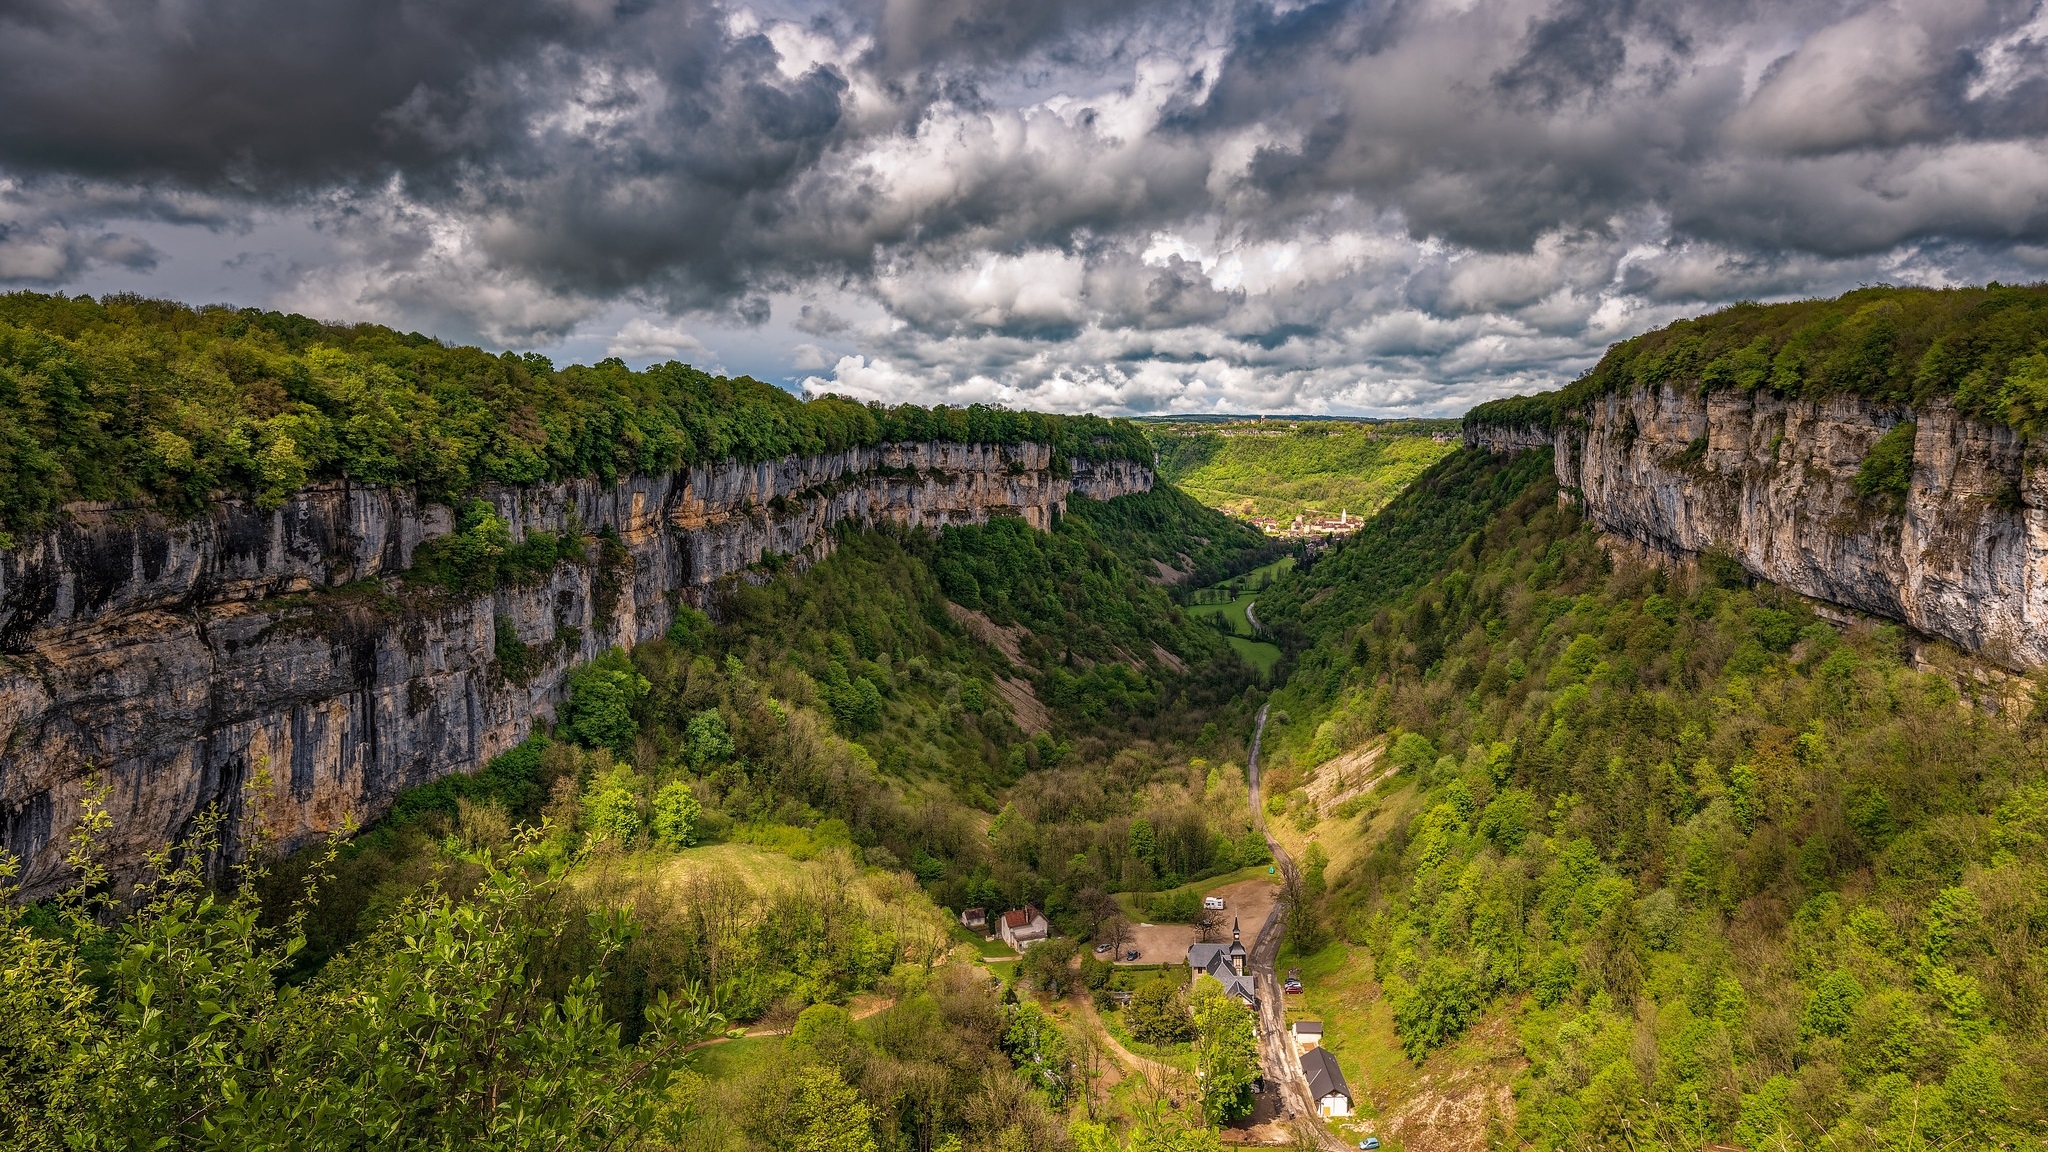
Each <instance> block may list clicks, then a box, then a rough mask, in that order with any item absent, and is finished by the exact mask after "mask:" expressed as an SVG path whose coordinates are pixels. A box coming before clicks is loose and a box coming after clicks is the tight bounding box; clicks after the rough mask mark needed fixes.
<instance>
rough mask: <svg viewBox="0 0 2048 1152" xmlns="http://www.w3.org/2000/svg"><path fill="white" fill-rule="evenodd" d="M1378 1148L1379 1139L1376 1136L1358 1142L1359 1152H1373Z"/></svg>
mask: <svg viewBox="0 0 2048 1152" xmlns="http://www.w3.org/2000/svg"><path fill="white" fill-rule="evenodd" d="M1379 1146H1380V1138H1379V1137H1377V1136H1367V1137H1366V1138H1365V1139H1363V1140H1360V1141H1359V1142H1358V1147H1359V1148H1360V1150H1361V1152H1374V1150H1375V1149H1377V1148H1378V1147H1379Z"/></svg>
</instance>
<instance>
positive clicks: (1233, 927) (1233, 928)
mask: <svg viewBox="0 0 2048 1152" xmlns="http://www.w3.org/2000/svg"><path fill="white" fill-rule="evenodd" d="M1230 942H1231V943H1232V944H1235V943H1237V942H1238V932H1237V917H1235V916H1232V917H1231V918H1230Z"/></svg>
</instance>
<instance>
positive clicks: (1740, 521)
mask: <svg viewBox="0 0 2048 1152" xmlns="http://www.w3.org/2000/svg"><path fill="white" fill-rule="evenodd" d="M1904 421H1911V422H1913V424H1914V426H1915V427H1914V433H1913V462H1912V484H1911V487H1910V488H1909V489H1908V491H1907V492H1906V493H1905V497H1904V500H1903V501H1901V502H1894V501H1891V500H1889V499H1883V498H1879V499H1872V498H1868V497H1865V496H1862V495H1860V494H1858V492H1857V491H1856V489H1855V487H1854V483H1853V482H1854V480H1855V477H1856V476H1857V473H1858V471H1859V470H1860V469H1861V468H1862V465H1863V461H1864V459H1865V457H1866V456H1867V455H1868V454H1869V452H1870V449H1871V446H1872V445H1873V444H1875V443H1876V441H1877V439H1878V438H1879V437H1880V436H1881V435H1883V434H1884V433H1885V432H1886V431H1887V430H1888V429H1890V428H1891V427H1893V426H1894V425H1896V424H1899V423H1901V422H1904ZM1465 436H1466V442H1467V443H1468V445H1472V446H1478V447H1486V448H1491V449H1494V450H1497V451H1514V450H1518V449H1522V448H1528V447H1535V446H1550V447H1552V448H1553V449H1554V450H1555V452H1556V467H1557V478H1558V483H1559V485H1560V487H1561V488H1562V489H1563V494H1564V496H1565V498H1567V499H1575V500H1577V501H1579V502H1580V504H1581V506H1582V507H1583V508H1584V510H1585V513H1586V515H1587V517H1588V518H1589V519H1591V520H1592V521H1593V523H1594V524H1595V525H1596V526H1597V527H1599V528H1600V529H1602V530H1603V531H1607V532H1611V533H1616V534H1619V535H1621V536H1625V537H1627V538H1629V539H1632V540H1635V541H1637V542H1639V543H1641V544H1643V545H1646V546H1648V547H1649V548H1652V549H1655V550H1657V551H1660V552H1663V553H1667V554H1671V555H1681V556H1683V555H1698V554H1702V553H1719V554H1724V555H1727V556H1730V557H1732V558H1733V559H1735V560H1736V561H1738V562H1740V563H1741V564H1742V566H1743V567H1744V568H1746V569H1748V570H1749V571H1750V572H1751V573H1753V574H1754V575H1756V576H1758V577H1761V578H1762V579H1765V580H1769V581H1772V582H1774V583H1777V584H1780V585H1783V586H1785V587H1787V588H1791V589H1793V590H1794V591H1797V592H1799V593H1801V594H1803V595H1806V596H1811V597H1814V598H1816V599H1819V600H1825V601H1830V602H1832V603H1835V604H1840V605H1843V606H1845V607H1849V608H1854V609H1857V610H1859V611H1862V612H1867V613H1871V614H1873V615H1877V616H1883V617H1887V618H1890V619H1893V620H1898V621H1902V622H1904V623H1906V624H1908V625H1910V626H1911V627H1913V628H1915V629H1917V630H1919V631H1920V632H1923V633H1925V634H1927V635H1930V636H1938V637H1941V638H1944V639H1947V640H1949V641H1951V642H1953V643H1955V644H1956V645H1958V646H1960V647H1961V648H1963V649H1965V650H1967V651H1970V652H1974V653H1977V654H1979V655H1981V656H1983V657H1985V658H1987V659H1989V660H1991V661H1994V662H1996V663H1998V664H2001V665H2004V666H2005V667H2008V668H2014V669H2032V668H2039V667H2042V666H2043V665H2048V468H2044V467H2043V464H2044V460H2043V457H2044V455H2048V452H2044V447H2043V446H2042V445H2041V444H2039V443H2034V444H2029V443H2028V442H2027V441H2026V440H2025V439H2024V438H2023V437H2021V436H2020V435H2019V434H2018V433H2017V432H2014V431H2013V430H2012V429H2009V428H2004V427H1997V426H1993V425H1989V424H1984V423H1980V422H1978V421H1975V420H1971V419H1967V418H1965V417H1962V416H1960V415H1958V414H1957V413H1956V411H1955V410H1954V408H1952V407H1949V406H1948V405H1946V404H1934V405H1930V406H1927V407H1924V408H1921V409H1919V410H1917V411H1916V410H1913V409H1910V408H1906V407H1903V406H1899V405H1887V404H1882V403H1877V402H1874V401H1871V400H1867V399H1864V398H1862V397H1858V396H1854V395H1834V396H1828V397H1824V398H1819V399H1788V398H1785V397H1783V396H1779V395H1776V394H1774V393H1770V392H1767V391H1755V392H1746V391H1739V390H1732V389H1731V390H1726V391H1714V392H1708V393H1704V394H1702V393H1701V392H1700V391H1698V390H1696V389H1694V390H1679V389H1675V388H1671V387H1668V386H1667V387H1659V388H1639V389H1637V390H1635V391H1632V392H1626V393H1609V394H1607V395H1605V396H1601V397H1598V398H1597V399H1595V400H1593V401H1592V402H1591V403H1590V404H1589V405H1588V406H1587V407H1585V408H1583V409H1581V410H1579V411H1577V412H1576V413H1573V414H1571V415H1570V416H1569V417H1568V418H1567V419H1564V420H1561V421H1559V422H1558V427H1557V430H1556V431H1555V432H1554V433H1551V432H1537V431H1535V430H1531V429H1514V428H1501V427H1493V426H1490V425H1484V424H1481V425H1475V426H1472V427H1468V428H1467V429H1466V433H1465Z"/></svg>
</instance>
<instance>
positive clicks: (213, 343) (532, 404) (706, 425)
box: [0, 292, 1152, 531]
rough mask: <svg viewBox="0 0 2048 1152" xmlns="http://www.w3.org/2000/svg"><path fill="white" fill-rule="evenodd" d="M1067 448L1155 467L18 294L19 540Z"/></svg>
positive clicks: (983, 419)
mask: <svg viewBox="0 0 2048 1152" xmlns="http://www.w3.org/2000/svg"><path fill="white" fill-rule="evenodd" d="M906 440H909V441H922V440H953V441H963V442H968V443H988V444H1016V443H1022V442H1027V441H1029V442H1037V443H1047V444H1051V445H1053V446H1054V448H1055V449H1056V453H1057V455H1058V457H1059V458H1060V459H1062V460H1064V459H1068V458H1079V459H1085V460H1101V459H1111V458H1121V459H1130V460H1137V461H1142V462H1148V463H1149V462H1150V460H1151V458H1152V454H1151V448H1150V446H1149V445H1148V444H1147V442H1146V440H1145V436H1144V433H1143V432H1142V431H1140V430H1139V429H1138V428H1137V427H1136V426H1135V425H1133V424H1130V423H1128V422H1124V421H1113V420H1104V419H1101V418H1099V417H1094V416H1049V415H1045V414H1042V413H1036V412H1013V411H1008V410H1006V409H1000V408H991V407H987V406H985V405H974V406H972V407H968V408H944V407H940V408H931V409H926V408H919V407H916V406H913V405H903V406H899V407H895V408H885V407H883V406H881V405H862V404H859V403H856V402H854V401H851V400H847V399H844V398H841V397H836V396H826V397H820V398H818V399H815V400H810V401H801V400H798V399H797V398H796V397H794V396H791V395H790V394H789V393H787V392H784V391H783V390H782V389H780V388H776V387H774V386H772V385H769V384H764V383H762V382H761V381H758V380H753V379H749V378H747V377H739V378H736V379H728V378H725V377H720V376H712V375H710V374H708V373H705V372H700V371H698V370H697V369H695V368H692V367H690V366H689V365H687V364H679V363H675V362H673V361H671V362H669V363H666V364H659V365H656V366H654V367H652V368H649V369H648V370H646V371H644V372H635V371H633V370H631V369H629V368H627V367H626V365H625V364H624V363H623V362H621V361H619V360H617V359H608V360H603V361H600V362H598V363H597V364H594V365H580V364H579V365H574V366H571V367H568V368H563V369H557V368H555V366H554V365H553V364H551V363H549V362H548V360H547V359H546V358H545V357H542V356H537V355H534V354H531V353H528V354H526V355H517V354H514V353H511V352H506V353H503V354H501V355H492V354H491V353H488V352H485V351H483V350H482V349H479V348H473V347H450V346H448V345H446V344H443V343H441V342H439V341H436V340H433V339H431V338H429V337H426V336H422V335H420V334H418V333H410V334H408V333H401V332H395V331H393V330H391V329H389V328H384V327H381V326H378V325H374V324H357V325H339V324H323V323H320V322H318V321H315V320H311V319H309V318H307V317H304V316H298V315H285V314H282V313H277V312H263V311H259V310H256V309H253V308H245V309H241V310H239V311H238V310H234V309H229V308H221V307H211V308H189V307H186V306H184V305H181V304H174V303H170V302H166V301H160V300H145V299H142V298H140V297H134V296H109V297H106V298H104V299H101V300H98V301H95V300H93V299H91V298H90V297H85V296H80V297H76V298H66V297H64V296H62V295H56V296H46V295H41V294H38V293H33V292H16V293H10V294H6V295H0V530H6V531H19V530H21V529H23V528H30V527H34V526H36V525H38V524H40V523H42V522H44V521H45V520H46V519H48V517H49V516H50V515H51V514H52V513H53V512H54V510H55V509H56V508H57V507H58V506H59V505H61V504H63V503H64V502H66V501H69V500H78V499H85V500H138V499H141V500H149V501H152V502H155V503H157V504H160V505H162V506H165V507H168V508H171V509H173V510H183V511H189V510H190V509H192V508H194V507H195V506H197V504H198V503H199V502H200V501H202V500H204V499H205V498H206V497H207V496H208V495H209V494H210V493H213V492H216V491H222V490H225V491H238V492H245V493H253V494H255V495H256V496H257V497H258V498H259V499H260V500H263V501H265V502H269V503H275V502H278V501H281V500H282V499H284V497H286V496H287V495H289V494H290V493H291V492H292V491H293V490H295V489H297V488H299V487H300V486H302V485H304V484H306V483H307V482H309V481H313V480H322V479H332V478H337V477H348V478H350V479H353V480H358V481H362V482H365V483H370V484H388V485H399V486H406V487H414V488H417V489H418V490H419V491H420V492H421V493H422V494H423V495H425V496H426V497H428V498H430V499H436V500H450V499H452V498H454V497H455V496H457V495H459V494H461V493H463V492H466V491H468V490H470V489H472V488H474V487H475V486H477V485H479V484H482V483H485V482H488V481H498V482H501V483H508V484H530V483H536V482H541V481H550V480H561V479H564V478H568V477H577V476H595V477H599V478H601V479H604V480H611V479H613V478H615V477H618V476H622V475H627V474H631V473H660V472H667V471H673V470H674V469H677V468H680V467H684V466H687V465H691V464H698V463H703V462H706V461H712V460H726V459H734V460H744V461H758V460H768V459H773V458H776V457H780V456H786V455H790V454H793V453H794V454H801V453H818V452H833V451H839V450H841V449H845V448H848V447H852V446H856V445H872V444H879V443H883V442H889V441H906Z"/></svg>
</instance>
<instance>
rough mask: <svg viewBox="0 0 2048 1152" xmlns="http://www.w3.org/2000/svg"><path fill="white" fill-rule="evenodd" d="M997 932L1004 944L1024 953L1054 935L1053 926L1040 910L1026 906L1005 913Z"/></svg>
mask: <svg viewBox="0 0 2048 1152" xmlns="http://www.w3.org/2000/svg"><path fill="white" fill-rule="evenodd" d="M997 931H998V933H999V934H1000V935H1001V936H1002V938H1003V943H1005V944H1008V945H1009V946H1010V947H1012V948H1015V949H1016V950H1017V951H1019V952H1022V951H1023V950H1024V949H1026V948H1028V947H1030V946H1031V945H1033V944H1036V943H1038V942H1039V941H1040V940H1043V939H1045V938H1046V937H1048V936H1050V935H1052V924H1051V922H1050V921H1048V920H1046V918H1045V916H1044V914H1043V913H1041V912H1039V910H1038V909H1036V908H1033V907H1032V906H1031V905H1029V904H1026V905H1025V906H1023V907H1022V908H1012V909H1010V910H1009V911H1008V912H1005V913H1003V922H1002V926H1001V927H1000V928H999V929H997Z"/></svg>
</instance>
